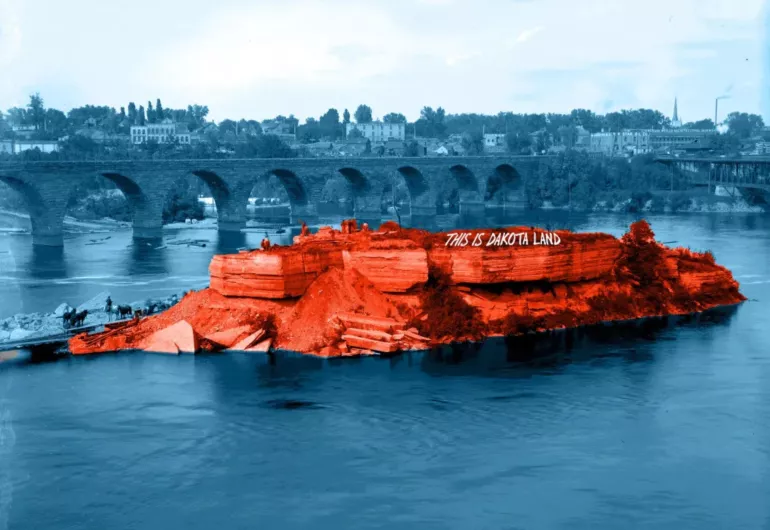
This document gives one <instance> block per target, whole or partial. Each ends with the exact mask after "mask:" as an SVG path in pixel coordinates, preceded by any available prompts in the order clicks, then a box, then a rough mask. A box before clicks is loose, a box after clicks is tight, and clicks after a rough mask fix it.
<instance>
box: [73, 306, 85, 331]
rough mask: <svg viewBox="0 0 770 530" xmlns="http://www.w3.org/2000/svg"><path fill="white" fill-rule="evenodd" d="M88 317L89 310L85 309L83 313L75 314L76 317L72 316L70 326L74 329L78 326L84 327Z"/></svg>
mask: <svg viewBox="0 0 770 530" xmlns="http://www.w3.org/2000/svg"><path fill="white" fill-rule="evenodd" d="M87 316H88V309H84V310H83V311H81V312H79V313H75V314H74V315H71V316H70V326H71V327H73V328H76V327H78V326H82V325H83V323H84V322H85V320H86V317H87Z"/></svg>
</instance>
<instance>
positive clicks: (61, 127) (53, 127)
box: [45, 109, 67, 137]
mask: <svg viewBox="0 0 770 530" xmlns="http://www.w3.org/2000/svg"><path fill="white" fill-rule="evenodd" d="M45 130H46V131H47V132H48V134H49V135H52V136H54V137H56V136H59V135H62V134H64V133H65V131H66V130H67V116H66V115H65V114H64V113H63V112H62V111H60V110H58V109H46V110H45Z"/></svg>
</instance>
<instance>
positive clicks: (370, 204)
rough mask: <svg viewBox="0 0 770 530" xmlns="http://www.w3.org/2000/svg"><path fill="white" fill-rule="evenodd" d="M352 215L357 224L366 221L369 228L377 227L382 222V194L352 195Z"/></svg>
mask: <svg viewBox="0 0 770 530" xmlns="http://www.w3.org/2000/svg"><path fill="white" fill-rule="evenodd" d="M353 217H355V218H356V220H357V221H358V224H359V226H360V225H362V224H364V223H366V224H368V225H369V227H370V228H371V229H376V228H377V227H379V226H380V225H381V224H382V194H381V193H379V194H377V193H370V194H368V195H358V196H355V195H354V196H353Z"/></svg>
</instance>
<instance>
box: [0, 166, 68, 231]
mask: <svg viewBox="0 0 770 530" xmlns="http://www.w3.org/2000/svg"><path fill="white" fill-rule="evenodd" d="M0 182H2V183H4V184H6V185H7V186H8V187H9V188H11V189H12V190H13V191H15V192H16V193H17V194H18V195H19V197H21V200H22V202H23V203H24V207H25V209H26V210H27V213H28V214H29V220H30V224H31V227H32V243H33V244H35V245H53V246H60V245H61V244H62V243H63V235H62V231H63V229H64V212H65V209H66V203H67V198H68V197H69V194H68V193H65V194H63V195H64V197H63V200H59V201H57V202H58V204H53V203H52V201H50V200H46V197H44V196H43V194H42V193H40V190H39V189H38V188H37V187H36V186H34V185H33V184H32V183H30V182H27V181H25V180H22V179H19V178H16V177H9V176H3V175H0Z"/></svg>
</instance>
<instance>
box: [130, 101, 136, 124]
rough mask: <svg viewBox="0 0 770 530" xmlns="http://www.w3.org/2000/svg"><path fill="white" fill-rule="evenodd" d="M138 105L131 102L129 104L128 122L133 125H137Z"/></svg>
mask: <svg viewBox="0 0 770 530" xmlns="http://www.w3.org/2000/svg"><path fill="white" fill-rule="evenodd" d="M136 119H137V115H136V105H134V102H133V101H131V102H129V104H128V121H129V122H131V125H136Z"/></svg>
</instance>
